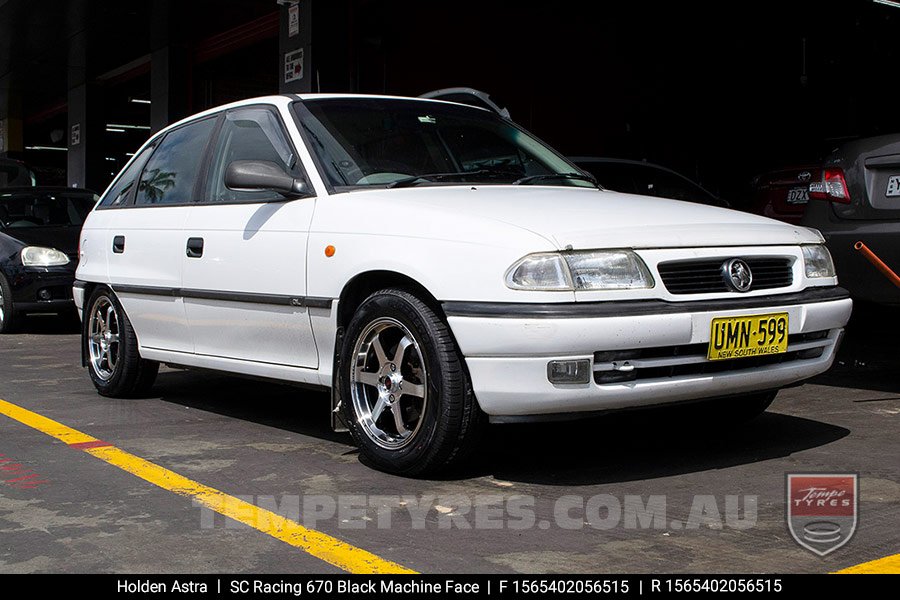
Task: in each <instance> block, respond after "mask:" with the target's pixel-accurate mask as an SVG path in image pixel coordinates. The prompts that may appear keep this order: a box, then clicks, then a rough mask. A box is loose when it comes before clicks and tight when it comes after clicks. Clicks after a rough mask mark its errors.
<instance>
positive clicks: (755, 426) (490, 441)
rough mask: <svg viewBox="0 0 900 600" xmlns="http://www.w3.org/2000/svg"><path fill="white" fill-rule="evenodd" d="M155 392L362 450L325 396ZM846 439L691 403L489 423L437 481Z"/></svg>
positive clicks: (184, 376)
mask: <svg viewBox="0 0 900 600" xmlns="http://www.w3.org/2000/svg"><path fill="white" fill-rule="evenodd" d="M152 394H153V396H154V397H161V399H162V400H163V401H165V402H171V403H175V404H179V405H182V406H189V407H191V408H194V409H197V410H203V411H207V412H210V413H214V414H219V415H223V416H227V417H231V418H235V419H242V420H245V421H249V422H253V423H258V424H261V425H265V426H268V427H275V428H278V429H282V430H285V431H291V432H294V433H298V434H301V435H305V436H310V437H314V438H318V439H323V440H328V441H331V442H336V443H340V444H344V445H346V446H347V452H348V453H354V452H356V450H355V448H354V447H353V444H352V441H351V439H350V436H349V435H348V434H342V433H334V432H332V431H331V427H330V420H329V415H328V411H329V407H330V402H329V396H328V394H327V393H324V392H320V391H311V390H307V389H303V388H298V387H294V386H287V385H279V384H274V383H270V382H264V381H253V380H247V379H237V378H232V377H227V376H223V375H220V374H214V373H205V372H197V371H178V370H167V371H165V372H163V373H161V374H160V376H159V379H158V381H157V385H156V386H155V387H154V389H153V393H152ZM684 409H687V410H684ZM849 433H850V432H849V430H847V429H845V428H843V427H837V426H834V425H830V424H828V423H824V422H821V421H814V420H810V419H804V418H799V417H794V416H788V415H783V414H778V413H772V412H770V413H766V414H764V415H763V416H761V417H758V418H756V419H754V420H753V421H750V422H748V423H745V424H742V425H740V424H731V425H729V424H722V423H715V424H710V423H708V422H705V421H704V420H703V419H702V418H700V416H699V415H698V412H697V410H692V409H691V407H680V408H679V407H669V408H658V409H647V410H641V411H631V412H622V413H613V414H609V415H605V416H601V417H594V418H590V419H584V420H576V421H570V422H555V423H533V424H519V425H491V426H489V427H488V428H487V432H486V435H485V439H484V441H483V442H482V444H481V446H480V447H479V448H478V450H477V451H476V453H475V456H474V457H473V459H472V460H470V461H469V462H468V463H467V464H465V465H462V466H460V467H459V468H457V469H454V470H452V471H450V472H446V473H444V474H442V475H441V476H439V477H437V479H440V480H445V481H454V480H465V479H471V478H473V477H484V476H493V477H495V478H496V479H500V480H504V481H516V482H527V483H535V484H542V485H591V484H599V483H611V482H623V481H635V480H645V479H654V478H661V477H669V476H674V475H681V474H685V473H695V472H702V471H708V470H711V469H721V468H725V467H730V466H735V465H740V464H747V463H755V462H760V461H764V460H769V459H772V458H778V457H783V456H788V455H790V454H792V453H794V452H798V451H800V450H805V449H809V448H815V447H818V446H823V445H825V444H829V443H831V442H833V441H835V440H838V439H841V438H842V437H844V436H846V435H848V434H849Z"/></svg>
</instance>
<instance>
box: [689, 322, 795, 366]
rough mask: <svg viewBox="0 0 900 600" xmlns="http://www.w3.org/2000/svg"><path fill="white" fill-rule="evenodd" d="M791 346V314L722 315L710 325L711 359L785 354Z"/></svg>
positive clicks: (708, 354)
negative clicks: (789, 343) (789, 338)
mask: <svg viewBox="0 0 900 600" xmlns="http://www.w3.org/2000/svg"><path fill="white" fill-rule="evenodd" d="M787 347H788V315H787V313H776V314H771V315H754V316H752V317H721V318H718V319H713V320H712V323H711V324H710V326H709V351H708V352H707V354H706V357H707V358H708V359H709V360H727V359H730V358H749V357H751V356H766V355H769V354H783V353H785V352H787Z"/></svg>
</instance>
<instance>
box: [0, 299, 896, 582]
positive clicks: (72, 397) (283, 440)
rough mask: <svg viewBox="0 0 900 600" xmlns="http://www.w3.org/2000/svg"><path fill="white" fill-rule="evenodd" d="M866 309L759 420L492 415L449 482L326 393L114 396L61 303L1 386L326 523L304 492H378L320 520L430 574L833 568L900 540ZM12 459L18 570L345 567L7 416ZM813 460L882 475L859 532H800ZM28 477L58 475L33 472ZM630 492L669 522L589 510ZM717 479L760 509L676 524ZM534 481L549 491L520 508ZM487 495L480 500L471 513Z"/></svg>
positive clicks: (0, 511)
mask: <svg viewBox="0 0 900 600" xmlns="http://www.w3.org/2000/svg"><path fill="white" fill-rule="evenodd" d="M858 314H860V313H859V311H858ZM862 314H863V316H861V317H859V318H855V320H854V322H853V323H852V324H851V330H850V334H849V336H848V339H847V341H846V342H845V345H844V347H843V348H842V351H841V355H840V362H839V364H837V365H836V368H835V369H834V370H833V371H832V372H831V373H829V374H828V375H826V376H824V377H821V378H819V379H818V380H816V381H815V382H813V383H810V384H807V385H804V386H802V387H797V388H793V389H788V390H784V391H782V392H781V394H780V395H779V396H778V399H777V400H776V401H775V404H774V405H773V406H772V408H771V409H770V411H769V412H768V413H767V414H765V415H764V416H762V417H760V418H757V419H756V420H754V421H752V422H750V423H748V424H746V425H744V426H741V427H737V428H729V427H724V426H723V427H720V428H710V427H708V426H701V425H699V424H697V423H696V422H694V421H693V420H691V419H689V418H685V417H683V416H682V415H680V414H679V413H677V412H673V411H671V410H666V411H653V412H641V413H637V412H635V413H630V414H617V415H610V416H607V417H602V418H599V419H593V420H589V421H581V422H576V423H557V424H543V425H515V426H511V425H507V426H492V427H491V428H490V430H489V432H488V436H487V437H488V439H487V440H486V442H485V444H484V447H483V448H482V449H481V450H480V452H479V455H478V457H477V460H476V461H475V463H474V464H473V465H471V466H469V467H468V468H466V469H464V470H461V471H458V472H454V473H450V474H447V475H445V476H444V477H442V478H441V479H439V480H429V481H419V480H408V479H403V478H399V477H393V476H389V475H385V474H382V473H379V472H376V471H373V470H371V469H369V468H368V467H367V466H365V465H364V464H362V463H361V462H360V460H359V457H358V454H357V452H356V451H355V449H354V448H353V446H352V445H351V444H350V440H349V438H348V437H347V436H345V435H341V434H333V433H331V432H330V430H329V428H328V415H327V411H328V400H327V397H326V396H325V395H323V394H319V393H314V392H309V391H304V390H301V389H297V388H292V387H287V386H280V385H274V384H268V383H260V382H256V381H247V380H242V379H234V378H230V377H226V376H222V375H212V374H205V373H195V372H185V371H174V370H164V371H163V372H162V373H161V374H160V377H159V379H158V381H157V385H156V387H155V388H154V390H153V393H152V395H151V396H149V397H147V398H143V399H138V400H128V401H125V400H113V399H109V398H103V397H100V396H98V395H97V394H96V393H95V391H94V388H93V387H92V385H91V383H90V381H89V379H88V376H87V373H86V372H85V371H84V370H83V369H82V368H81V367H80V366H79V346H78V344H79V341H78V334H77V326H75V325H73V324H72V323H68V322H63V321H59V320H58V319H56V318H37V317H34V318H32V319H31V322H30V323H29V324H28V326H27V329H26V331H25V332H24V333H21V334H17V335H7V336H2V337H0V398H2V399H4V400H6V401H8V402H11V403H14V404H16V405H18V406H21V407H24V408H26V409H28V410H31V411H34V412H37V413H39V414H41V415H44V416H46V417H49V418H51V419H54V420H56V421H58V422H60V423H63V424H65V425H68V426H70V427H73V428H75V429H78V430H80V431H82V432H85V433H88V434H90V435H92V436H95V437H97V438H100V439H102V440H105V441H108V442H110V443H112V444H114V445H116V446H117V447H119V448H121V449H124V450H126V451H128V452H131V453H133V454H135V455H137V456H140V457H142V458H144V459H147V460H149V461H152V462H154V463H156V464H158V465H161V466H163V467H166V468H168V469H171V470H172V471H175V472H177V473H179V474H181V475H184V476H186V477H189V478H191V479H193V480H195V481H198V482H200V483H203V484H206V485H209V486H212V487H214V488H217V489H219V490H222V491H224V492H226V493H228V494H231V495H234V496H240V497H247V498H248V499H250V500H253V501H255V502H257V503H259V504H265V503H266V502H268V506H269V507H270V508H274V509H275V510H276V512H282V513H284V514H285V515H286V516H289V517H291V518H293V519H298V518H300V520H301V522H304V523H307V524H309V521H308V520H304V519H308V514H307V513H305V514H304V515H303V516H299V515H298V514H297V510H298V508H297V507H299V506H302V505H303V502H304V500H303V499H304V498H305V499H307V501H309V499H313V500H315V499H318V500H316V501H325V500H328V499H332V500H334V501H335V502H337V501H343V500H341V499H344V498H346V497H347V496H361V497H362V498H363V501H364V502H369V503H370V508H369V509H367V510H364V511H363V512H362V513H361V515H356V516H351V518H349V519H342V515H337V516H335V517H333V518H328V519H325V520H321V521H319V522H317V523H315V524H314V527H315V528H316V529H318V530H319V531H322V532H325V533H327V534H329V535H332V536H334V537H337V538H340V539H342V540H344V541H346V542H348V543H350V544H353V545H354V546H357V547H359V548H363V549H365V550H368V551H369V552H372V553H375V554H376V555H378V556H380V557H382V558H384V559H387V560H391V561H394V562H397V563H400V564H401V565H403V566H405V567H408V568H410V569H415V570H417V571H420V572H425V573H436V572H548V573H580V572H826V571H833V570H837V569H840V568H843V567H847V566H850V565H854V564H857V563H862V562H866V561H870V560H873V559H877V558H880V557H883V556H887V555H890V554H896V553H898V552H900V536H898V533H897V532H898V531H900V528H898V526H900V461H898V460H897V457H898V456H900V436H898V435H897V432H898V423H900V379H898V369H897V365H898V364H900V351H898V350H897V349H896V348H895V347H894V346H895V341H896V340H897V339H898V334H900V325H898V320H897V319H896V317H893V316H892V315H893V314H896V313H895V312H893V313H892V312H891V311H887V310H865V311H862ZM874 332H877V333H878V336H880V339H881V340H882V341H880V342H877V341H876V342H873V341H872V340H873V338H874V337H875V333H874ZM0 455H3V456H0V461H2V460H3V459H4V458H6V459H8V460H7V461H6V462H0V573H29V572H135V573H168V572H182V573H183V572H204V573H205V572H225V573H239V572H273V573H276V572H337V569H336V568H335V567H333V566H331V565H329V564H327V563H325V562H322V561H320V560H319V559H317V558H314V557H312V556H309V555H307V554H305V553H304V552H302V551H300V550H298V549H297V548H294V547H291V546H288V545H287V544H285V543H283V542H281V541H278V540H277V539H274V538H272V537H269V536H268V535H266V534H264V533H261V532H260V531H257V530H255V529H251V528H249V527H246V526H243V525H238V524H235V523H234V522H226V519H225V518H224V517H221V516H215V517H214V518H213V517H212V516H211V515H210V514H206V513H204V511H202V510H201V509H200V508H199V507H197V506H194V505H193V504H192V502H191V501H190V500H189V499H186V498H184V497H182V496H178V495H175V494H173V493H171V492H168V491H165V490H163V489H161V488H157V487H155V486H153V485H151V484H150V483H147V482H146V481H143V480H141V479H139V478H137V477H135V476H133V475H131V474H129V473H126V472H124V471H122V470H120V469H118V468H116V467H114V466H111V465H109V464H107V463H105V462H102V461H100V460H98V459H96V458H94V457H92V456H90V455H88V454H86V453H84V452H80V451H77V450H74V449H72V448H69V447H67V446H66V445H65V444H62V443H61V442H59V441H57V440H54V439H53V438H50V437H48V436H47V435H45V434H43V433H40V432H38V431H36V430H34V429H31V428H29V427H27V426H25V425H23V424H21V423H19V422H16V421H14V420H11V419H9V418H7V417H4V416H0ZM10 465H19V466H18V467H11V466H10ZM4 467H6V470H3V469H4ZM804 471H810V472H825V471H831V472H856V473H859V475H860V489H861V502H860V520H859V526H858V530H857V533H856V535H855V537H854V538H853V539H852V540H851V541H850V542H849V543H848V544H847V545H846V546H844V547H843V548H841V549H839V550H837V551H836V552H834V553H832V554H830V555H828V556H827V557H825V558H819V557H818V556H815V555H813V554H811V553H810V552H808V551H806V550H803V549H801V548H800V547H799V546H798V545H797V544H796V543H795V542H794V541H793V540H792V539H791V537H790V535H789V533H788V531H787V529H786V527H785V519H784V511H785V501H784V495H785V490H784V481H785V473H787V472H804ZM16 473H29V474H36V475H37V477H31V478H30V479H27V480H24V481H26V482H30V483H32V484H33V485H17V482H15V481H12V482H11V480H15V479H17V477H15V474H16ZM18 483H21V481H19V482H18ZM429 495H433V496H434V497H435V500H434V504H433V506H432V509H431V510H430V511H428V513H427V517H426V518H425V520H424V528H421V529H420V528H417V527H416V526H414V521H417V520H416V519H413V517H412V513H411V512H410V510H409V507H408V505H407V506H404V505H399V504H398V505H396V506H394V508H392V509H385V510H388V512H389V515H390V517H391V526H390V527H389V528H379V527H378V526H377V516H378V507H379V506H381V504H386V505H388V506H393V504H392V503H393V502H394V499H396V500H397V501H401V498H400V497H401V496H403V497H412V500H413V501H415V500H416V499H422V498H423V497H428V496H429ZM602 495H605V496H602ZM375 496H385V497H388V498H390V499H391V500H385V501H381V500H378V499H376V498H374V497H375ZM629 496H639V497H640V498H641V500H642V501H643V502H645V503H646V502H647V501H648V499H649V497H650V496H665V502H666V521H665V522H660V524H661V525H662V526H663V527H664V528H662V529H653V528H650V529H647V528H629V527H627V526H626V523H625V522H624V521H623V522H622V523H620V524H619V525H616V526H614V527H612V528H610V529H603V528H599V527H604V526H606V524H609V523H614V521H611V520H610V519H611V518H612V517H611V516H610V514H609V513H607V512H606V510H605V509H603V510H595V511H594V512H593V513H591V515H593V518H592V517H591V515H588V516H587V517H584V515H583V511H581V509H580V508H578V503H579V502H584V501H587V502H588V505H589V506H592V504H591V502H592V500H591V499H593V502H594V504H593V506H596V503H597V502H600V503H601V504H605V505H608V504H609V503H610V502H612V503H613V504H614V503H616V502H618V503H620V504H627V503H628V502H629V500H628V498H627V497H629ZM710 496H711V497H712V502H713V503H714V506H713V507H712V508H714V509H716V508H717V509H718V510H719V511H722V512H724V511H725V509H726V502H727V500H726V496H738V497H739V499H740V502H741V504H740V508H741V511H743V510H744V509H745V508H746V502H748V501H750V502H752V498H750V497H756V502H757V517H756V523H755V525H753V526H752V527H749V528H746V529H742V528H736V527H731V526H729V525H728V524H725V525H724V526H721V521H720V520H718V519H714V521H715V522H714V523H713V524H714V525H715V526H713V527H711V526H709V525H708V524H707V522H704V523H703V524H701V525H700V526H699V527H698V528H685V527H679V526H678V525H679V524H678V523H674V524H673V522H674V521H679V522H684V521H685V520H688V517H689V515H690V514H691V510H692V506H695V502H698V501H697V500H696V498H697V497H707V501H709V499H708V497H710ZM573 497H574V498H573ZM517 498H518V499H522V498H524V499H525V502H526V503H533V508H532V504H525V506H526V507H527V510H526V513H527V514H526V513H513V512H512V510H511V509H510V511H509V512H503V506H504V505H505V504H504V503H505V502H507V501H509V500H510V499H517ZM323 499H324V500H323ZM515 501H516V502H518V500H515ZM273 502H274V503H275V504H274V506H273V505H272V503H273ZM379 503H381V504H379ZM572 503H574V506H575V509H571V507H572V506H573V504H572ZM468 504H473V505H477V506H478V509H474V508H473V509H472V510H470V512H469V513H468V514H465V515H460V511H461V510H463V509H462V508H460V507H465V506H467V505H468ZM491 507H493V508H494V509H495V511H494V512H491V511H490V510H489V509H490V508H491ZM560 507H563V508H562V509H561V508H560ZM566 507H569V509H571V510H568V509H566ZM695 507H696V506H695ZM707 508H709V506H708V505H707ZM481 509H484V510H483V511H482V512H479V511H481ZM496 510H499V511H500V513H501V515H500V517H499V518H501V519H502V518H503V517H508V518H509V519H510V521H514V520H517V519H519V517H522V518H523V519H525V521H521V520H520V521H518V522H519V523H520V524H521V523H522V522H525V523H526V524H528V525H529V526H527V527H525V528H521V527H515V526H514V524H511V525H508V526H502V523H501V527H500V528H485V527H482V526H480V525H479V522H478V519H476V516H475V515H476V514H478V515H481V516H484V515H488V516H487V517H486V518H485V521H484V522H483V523H481V525H484V523H487V522H489V524H494V525H496V524H497V523H498V521H497V518H498V517H497V513H496ZM567 510H568V512H567ZM516 515H518V516H516ZM710 515H711V513H709V512H708V511H707V513H706V516H707V517H710ZM712 516H715V515H714V514H712ZM741 516H744V517H746V516H747V515H746V514H745V513H742V515H741ZM452 517H458V518H457V520H456V521H451V518H452ZM514 517H515V518H514ZM585 519H587V520H588V521H590V522H589V523H588V522H585ZM344 521H347V522H344ZM448 523H450V524H452V525H454V526H452V527H449V528H448V527H446V526H447V525H448ZM354 525H355V526H356V527H355V528H354V527H353V526H354Z"/></svg>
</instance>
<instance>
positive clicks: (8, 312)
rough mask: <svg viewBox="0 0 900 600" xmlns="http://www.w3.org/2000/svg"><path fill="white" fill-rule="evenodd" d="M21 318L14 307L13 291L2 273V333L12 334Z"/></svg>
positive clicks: (0, 329) (0, 274)
mask: <svg viewBox="0 0 900 600" xmlns="http://www.w3.org/2000/svg"><path fill="white" fill-rule="evenodd" d="M18 321H19V316H18V315H17V314H16V308H15V306H14V305H13V299H12V289H11V288H10V287H9V282H8V281H6V277H4V276H3V274H2V273H0V333H12V332H13V331H15V329H16V326H17V325H18Z"/></svg>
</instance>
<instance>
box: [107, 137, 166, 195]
mask: <svg viewBox="0 0 900 600" xmlns="http://www.w3.org/2000/svg"><path fill="white" fill-rule="evenodd" d="M154 148H156V144H150V145H149V146H147V147H146V148H144V149H143V150H141V151H140V152H139V153H138V155H137V156H136V157H135V158H134V160H133V161H131V164H130V165H128V168H127V169H125V172H124V173H122V176H121V177H119V179H118V180H117V181H116V183H115V185H113V186H112V187H111V188H109V191H108V192H106V194H105V195H104V196H103V198H102V199H101V200H100V206H122V205H123V204H127V203H128V198H129V197H130V195H131V191H132V190H133V189H134V183H135V181H137V178H138V175H140V173H141V169H143V168H144V164H146V162H147V159H148V158H150V155H151V154H153V149H154Z"/></svg>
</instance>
